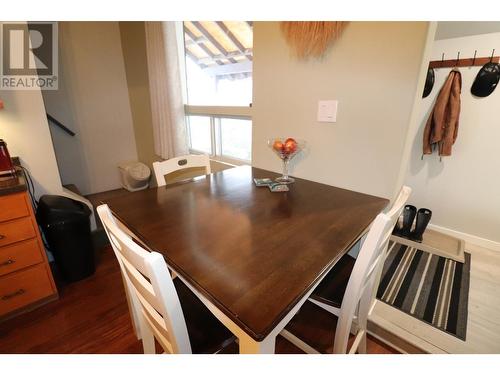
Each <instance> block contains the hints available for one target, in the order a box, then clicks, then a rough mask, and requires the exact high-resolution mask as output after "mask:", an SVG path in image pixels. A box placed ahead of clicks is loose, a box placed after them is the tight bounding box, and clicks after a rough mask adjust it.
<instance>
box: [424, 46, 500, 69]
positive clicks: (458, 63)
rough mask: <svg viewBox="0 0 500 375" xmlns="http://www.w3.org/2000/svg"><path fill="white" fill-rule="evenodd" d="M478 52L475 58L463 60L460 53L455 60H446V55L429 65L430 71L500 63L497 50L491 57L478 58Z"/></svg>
mask: <svg viewBox="0 0 500 375" xmlns="http://www.w3.org/2000/svg"><path fill="white" fill-rule="evenodd" d="M476 54H477V50H476V51H475V52H474V57H471V58H466V59H461V58H460V52H458V54H457V58H456V59H453V60H445V59H444V53H443V54H442V55H441V60H433V61H431V62H430V63H429V68H430V69H439V68H458V67H466V66H483V65H484V64H486V63H488V62H494V63H499V62H500V56H495V50H493V52H492V53H491V56H489V57H476Z"/></svg>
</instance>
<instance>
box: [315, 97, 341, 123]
mask: <svg viewBox="0 0 500 375" xmlns="http://www.w3.org/2000/svg"><path fill="white" fill-rule="evenodd" d="M338 104H339V102H338V100H320V101H319V102H318V121H319V122H336V121H337V107H338Z"/></svg>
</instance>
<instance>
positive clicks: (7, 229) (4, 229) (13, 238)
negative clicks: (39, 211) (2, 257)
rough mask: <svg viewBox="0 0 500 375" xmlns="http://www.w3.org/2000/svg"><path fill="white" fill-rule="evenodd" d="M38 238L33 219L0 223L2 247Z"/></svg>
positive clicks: (0, 243)
mask: <svg viewBox="0 0 500 375" xmlns="http://www.w3.org/2000/svg"><path fill="white" fill-rule="evenodd" d="M35 236H36V232H35V228H34V227H33V222H32V221H31V217H23V218H21V219H16V220H12V221H6V222H4V223H0V246H5V245H9V244H11V243H14V242H19V241H23V240H27V239H30V238H33V237H35Z"/></svg>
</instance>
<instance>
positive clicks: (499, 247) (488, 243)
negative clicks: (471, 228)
mask: <svg viewBox="0 0 500 375" xmlns="http://www.w3.org/2000/svg"><path fill="white" fill-rule="evenodd" d="M429 228H431V229H434V230H436V231H438V232H441V233H444V234H447V235H449V236H453V237H456V238H460V239H462V240H464V241H465V243H470V244H472V245H476V246H481V247H484V248H486V249H489V250H495V251H500V242H495V241H492V240H488V239H486V238H482V237H478V236H474V235H472V234H468V233H463V232H459V231H457V230H453V229H448V228H445V227H440V226H439V225H434V224H429Z"/></svg>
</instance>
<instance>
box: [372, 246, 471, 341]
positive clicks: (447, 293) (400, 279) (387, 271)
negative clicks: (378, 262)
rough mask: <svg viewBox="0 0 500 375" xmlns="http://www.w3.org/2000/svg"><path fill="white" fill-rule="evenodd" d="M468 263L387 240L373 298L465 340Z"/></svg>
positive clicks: (466, 259) (466, 254)
mask: <svg viewBox="0 0 500 375" xmlns="http://www.w3.org/2000/svg"><path fill="white" fill-rule="evenodd" d="M470 262H471V257H470V254H469V253H465V262H464V263H460V262H456V261H454V260H451V259H447V258H443V257H440V256H438V255H434V254H430V253H427V252H424V251H421V250H418V249H415V248H414V247H408V246H405V245H401V244H398V243H394V242H391V243H390V244H389V250H388V254H387V259H386V261H385V264H384V269H383V272H382V277H381V279H380V285H379V289H378V292H377V298H378V299H379V300H381V301H383V302H385V303H387V304H389V305H391V306H393V307H395V308H397V309H399V310H401V311H403V312H405V313H407V314H409V315H411V316H413V317H415V318H417V319H420V320H422V321H424V322H426V323H428V324H431V325H433V326H434V327H436V328H438V329H440V330H442V331H445V332H447V333H449V334H451V335H454V336H456V337H458V338H460V339H462V340H464V341H465V336H466V332H467V307H468V300H469V278H470Z"/></svg>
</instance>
